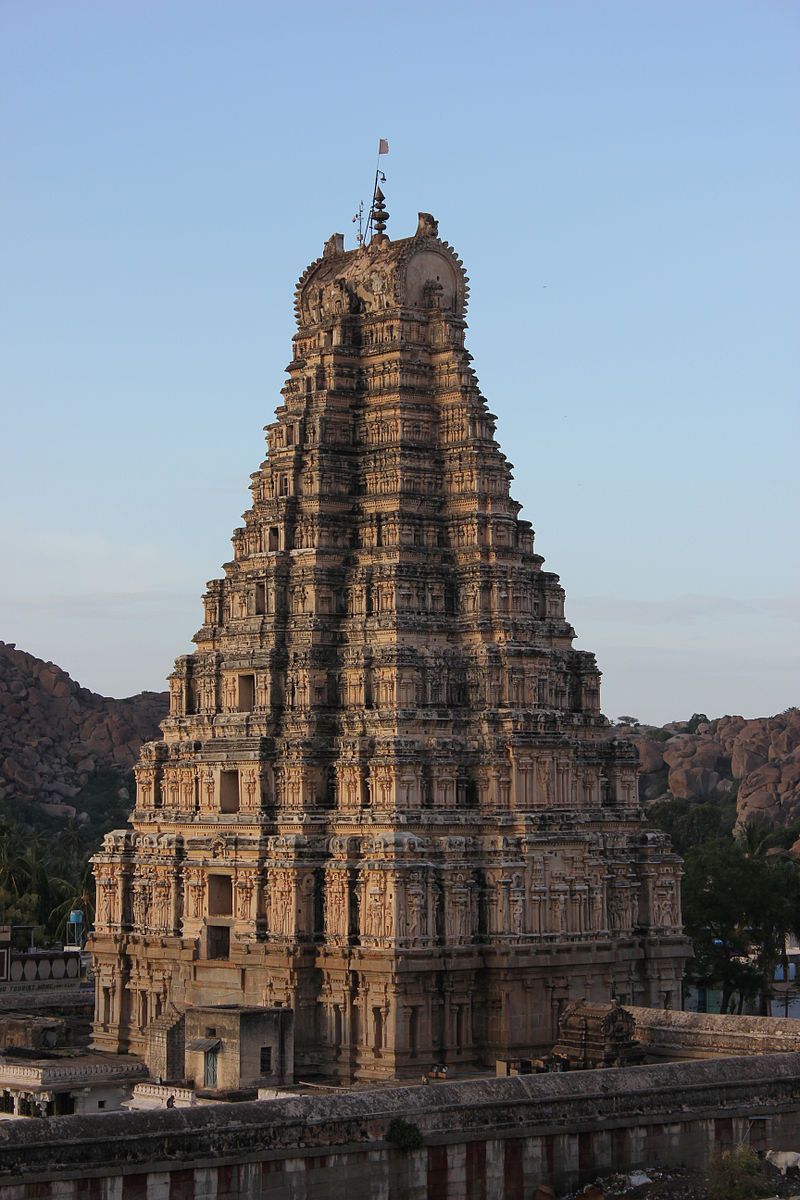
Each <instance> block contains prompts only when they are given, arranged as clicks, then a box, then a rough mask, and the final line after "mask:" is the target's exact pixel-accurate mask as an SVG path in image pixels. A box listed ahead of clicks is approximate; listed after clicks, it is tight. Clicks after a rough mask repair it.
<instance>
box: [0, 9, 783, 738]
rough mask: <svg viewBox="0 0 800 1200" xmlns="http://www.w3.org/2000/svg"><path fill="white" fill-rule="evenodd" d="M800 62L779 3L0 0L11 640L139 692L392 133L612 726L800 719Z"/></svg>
mask: <svg viewBox="0 0 800 1200" xmlns="http://www.w3.org/2000/svg"><path fill="white" fill-rule="evenodd" d="M799 60H800V4H798V3H796V2H795V3H788V2H773V0H757V2H756V0H753V2H752V3H741V2H737V0H716V2H711V0H690V2H686V3H683V2H681V0H662V2H661V3H646V2H643V0H642V2H636V3H633V2H631V3H624V2H622V0H607V2H601V0H595V2H591V3H590V2H585V3H576V2H572V0H549V2H541V3H525V4H523V3H512V2H502V0H501V2H499V3H497V2H495V3H491V4H490V3H488V2H487V3H465V2H464V0H461V2H459V3H455V2H449V0H425V2H424V3H421V2H417V0H412V2H408V0H406V2H405V3H403V4H402V5H395V6H391V7H390V6H380V5H375V4H374V3H361V2H358V3H348V4H332V3H308V4H298V5H295V6H292V7H290V6H288V5H283V4H281V5H279V4H272V3H267V2H266V0H264V2H261V3H255V2H247V0H225V3H221V2H219V0H217V2H215V3H211V2H206V0H136V2H135V3H130V2H128V3H124V2H122V0H117V2H110V0H103V2H101V0H58V2H54V3H47V2H45V0H42V2H39V0H2V2H0V89H1V91H0V105H1V107H2V115H1V116H0V122H1V125H0V136H1V137H2V162H3V166H4V172H3V174H4V181H3V186H2V189H0V229H1V230H2V239H3V267H2V276H1V278H2V283H1V284H0V291H1V292H2V297H1V300H2V312H0V337H1V338H2V346H0V355H1V357H0V373H1V379H0V382H1V383H2V389H3V393H2V394H3V425H2V431H3V438H2V444H3V469H2V473H1V474H0V496H1V497H2V517H1V518H0V522H1V523H0V561H2V562H3V564H4V570H3V572H2V585H1V587H0V637H3V638H4V639H5V640H8V641H16V642H17V644H18V645H20V646H22V647H24V648H25V649H28V650H31V651H32V652H34V653H36V654H38V655H40V656H42V657H44V658H52V659H53V660H55V661H56V662H58V663H59V664H61V665H63V666H64V667H65V668H67V669H68V670H69V671H70V672H71V673H72V674H73V675H74V676H75V677H76V678H78V679H79V680H80V681H81V682H82V683H83V684H85V685H86V686H88V687H91V688H93V689H94V690H97V691H102V692H105V693H107V694H112V695H124V694H128V693H130V692H133V691H136V690H138V689H140V688H156V689H157V688H161V687H162V686H163V684H164V678H165V676H166V674H167V672H168V671H169V669H170V667H171V663H172V659H173V658H174V657H175V655H177V654H179V653H184V652H185V651H186V650H187V649H190V642H189V639H190V637H191V634H192V633H193V632H194V630H195V629H196V628H197V626H198V625H199V623H200V613H201V609H200V603H199V596H200V594H201V592H202V590H203V588H204V584H205V581H206V580H207V579H210V578H212V577H213V576H215V575H217V574H219V571H220V566H221V564H222V562H224V561H225V560H226V559H227V558H228V557H229V550H230V547H229V541H228V539H229V537H230V533H231V530H232V528H233V527H234V526H235V525H236V524H238V523H239V516H240V514H241V512H242V511H243V509H244V508H245V507H246V505H247V503H248V499H249V497H248V492H247V483H248V478H249V474H250V472H251V471H253V470H255V469H256V468H257V466H258V464H259V462H260V461H261V459H262V457H263V435H262V432H261V429H262V426H263V425H264V424H265V423H266V422H267V421H268V420H270V419H271V417H272V412H273V409H274V407H275V405H276V404H277V403H278V401H279V394H278V393H279V388H280V386H281V383H282V380H283V369H284V367H285V364H286V363H287V362H288V359H289V351H290V336H291V331H292V292H293V288H294V284H295V281H296V279H297V277H298V276H299V274H300V273H301V271H302V270H303V268H304V267H305V265H306V264H307V263H308V262H309V261H311V260H312V259H313V258H315V257H316V256H317V255H318V254H319V253H320V251H321V247H322V243H323V241H324V240H325V238H327V237H328V235H329V234H330V233H332V232H333V231H334V230H339V231H343V232H345V234H346V236H347V239H348V243H349V244H352V235H353V226H352V224H351V221H350V218H351V216H352V214H353V212H354V211H355V209H356V206H357V204H358V201H359V199H362V198H363V199H364V200H365V201H366V200H367V199H368V195H369V192H370V186H371V174H372V171H373V169H374V161H375V160H374V151H375V147H376V143H377V139H378V137H381V136H383V137H387V138H388V139H389V141H390V145H391V149H390V154H389V156H388V158H386V159H385V160H384V166H385V169H386V174H387V177H388V179H387V184H386V188H385V191H386V194H387V197H388V200H387V204H388V208H389V210H390V212H391V220H390V225H389V232H390V233H391V234H392V236H395V237H399V236H405V235H407V234H409V233H411V232H413V230H414V228H415V225H416V213H417V211H418V210H419V209H425V210H428V211H430V212H433V213H434V214H435V215H436V216H437V217H438V219H439V221H440V230H441V233H442V235H443V236H444V237H445V238H446V239H447V240H448V241H450V242H451V243H452V244H453V245H454V246H455V247H456V249H457V250H458V252H459V254H460V255H461V257H462V258H463V259H464V262H465V265H466V268H467V270H468V272H469V274H470V277H471V281H472V282H471V287H472V295H471V300H470V309H469V321H470V331H469V334H468V345H469V347H470V349H471V351H472V353H473V355H474V357H475V367H476V370H477V372H478V376H479V378H480V380H481V384H482V388H483V390H484V393H485V395H486V397H487V399H488V401H489V406H490V408H491V410H492V411H493V412H495V413H497V414H498V417H499V422H498V436H499V439H500V442H501V445H502V446H503V448H504V450H505V451H506V453H507V454H508V456H509V458H510V459H511V461H512V462H514V464H515V477H516V478H515V484H514V494H515V496H516V498H517V499H518V500H520V501H521V502H522V503H523V505H524V513H523V515H524V516H525V517H527V518H528V519H530V520H531V521H532V522H533V525H534V528H535V529H536V531H537V549H538V550H539V551H540V552H541V553H542V554H544V555H545V557H546V559H547V565H548V567H549V568H550V569H552V570H555V571H557V572H559V573H560V574H561V577H562V580H563V583H564V585H565V587H566V589H567V597H568V607H567V612H568V615H569V616H570V618H571V619H572V620H573V622H574V624H575V625H576V627H577V629H578V633H579V641H578V645H580V646H582V647H585V648H591V649H593V650H595V651H596V652H597V654H598V657H599V660H600V665H601V668H602V669H603V671H604V672H605V678H604V688H603V704H604V708H605V711H606V712H608V713H609V715H611V716H612V717H613V716H617V715H619V714H620V713H622V712H633V713H634V714H637V715H639V716H640V717H642V718H643V719H651V720H658V721H663V720H668V719H670V718H673V717H679V716H683V715H689V714H691V712H692V711H693V710H702V711H706V712H708V713H709V714H710V715H719V714H721V713H724V712H740V713H743V714H744V715H747V716H753V715H759V714H763V713H770V712H774V711H777V710H780V709H782V708H785V707H786V706H787V705H789V704H791V703H795V702H797V701H798V689H797V675H798V672H797V665H798V662H797V660H798V654H797V615H798V608H797V603H796V598H797V595H798V591H799V590H800V589H799V588H798V578H797V555H796V552H795V548H794V545H793V543H794V541H796V534H795V529H796V523H797V521H796V515H797V493H796V488H795V485H794V484H793V479H794V478H795V477H796V469H795V463H796V461H797V448H798V422H797V396H798V376H799V375H800V371H799V370H798V354H797V344H798V324H799V322H798V315H799V310H800V302H799V301H798V289H797V279H798V277H799V276H800V270H799V269H798V268H800V262H798V259H800V254H799V253H798V236H797V213H798V201H799V200H800V167H799V165H798V164H799V161H800V160H799V159H798V125H800V83H799V82H798V81H799V80H800V70H798V65H799Z"/></svg>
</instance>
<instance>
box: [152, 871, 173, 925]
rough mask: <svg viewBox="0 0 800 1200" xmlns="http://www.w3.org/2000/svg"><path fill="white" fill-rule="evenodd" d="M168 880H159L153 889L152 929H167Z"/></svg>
mask: <svg viewBox="0 0 800 1200" xmlns="http://www.w3.org/2000/svg"><path fill="white" fill-rule="evenodd" d="M169 902H170V885H169V880H167V879H164V878H160V879H158V880H157V881H156V885H155V887H154V889H153V928H154V929H160V930H164V929H167V928H169V923H170V921H169Z"/></svg>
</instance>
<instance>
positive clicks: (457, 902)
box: [450, 888, 471, 941]
mask: <svg viewBox="0 0 800 1200" xmlns="http://www.w3.org/2000/svg"><path fill="white" fill-rule="evenodd" d="M450 900H451V905H450V926H451V934H452V936H453V937H454V938H456V939H457V940H459V941H460V940H462V939H464V938H468V937H469V936H470V933H471V930H470V928H469V916H470V905H469V892H467V891H465V890H463V889H461V888H459V889H458V890H456V891H453V892H452V894H451V897H450Z"/></svg>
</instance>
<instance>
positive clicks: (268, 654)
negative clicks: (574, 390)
mask: <svg viewBox="0 0 800 1200" xmlns="http://www.w3.org/2000/svg"><path fill="white" fill-rule="evenodd" d="M374 216H375V228H376V230H377V232H376V233H375V235H374V236H373V237H372V240H371V242H370V243H369V244H368V245H366V246H361V247H359V248H358V249H356V250H351V251H345V250H344V248H343V238H342V236H341V235H340V234H334V235H333V237H332V238H331V239H330V240H329V241H328V242H327V244H326V246H325V249H324V253H323V256H322V258H320V259H318V260H317V261H316V262H314V263H313V264H312V265H311V266H310V267H309V268H308V269H307V270H306V272H305V274H304V275H303V276H302V278H301V280H300V283H299V285H298V288H297V298H296V313H297V333H296V334H295V336H294V353H293V357H292V361H291V363H290V364H289V367H288V376H289V377H288V381H287V382H286V384H285V386H284V388H283V392H282V394H283V400H284V402H283V404H282V405H281V406H280V407H279V408H278V410H277V413H276V420H275V421H274V422H273V423H272V424H270V425H268V426H267V444H268V453H267V458H266V461H265V462H263V463H262V465H261V467H260V468H259V470H258V471H257V472H256V473H255V474H254V475H253V476H252V484H251V491H252V495H253V503H252V507H251V508H250V509H248V511H247V512H246V513H245V514H244V525H243V527H242V528H240V529H237V530H236V531H235V533H234V537H233V546H234V554H233V561H232V562H229V563H226V565H225V568H224V570H225V574H224V578H222V579H219V580H213V581H212V582H211V583H210V584H209V585H208V591H207V592H206V594H205V596H204V607H205V616H204V621H203V625H202V628H201V629H200V630H199V632H198V633H197V634H196V635H195V638H194V640H195V642H196V644H197V649H196V651H195V652H194V653H193V654H191V655H187V656H185V657H182V658H179V659H178V660H177V663H176V667H175V672H174V674H173V675H172V676H171V677H170V694H171V708H170V715H169V717H168V719H167V720H165V722H164V724H163V731H164V737H163V740H162V741H159V742H153V743H150V744H148V745H146V746H145V747H144V748H143V751H142V756H141V760H140V763H139V766H138V768H137V772H136V774H137V781H138V787H137V800H136V808H135V811H134V813H133V815H132V824H131V827H130V828H128V829H126V830H120V831H116V832H114V833H111V834H109V835H107V837H106V839H105V843H104V846H103V849H102V852H101V853H99V854H98V855H97V856H96V858H95V864H96V867H95V870H96V876H97V890H98V904H97V922H96V930H95V933H94V936H93V939H92V950H93V954H94V962H95V971H96V980H97V1009H96V1019H95V1025H94V1043H95V1046H97V1047H98V1048H102V1049H109V1050H118V1051H127V1050H130V1051H134V1052H138V1053H144V1054H145V1055H148V1054H149V1053H150V1050H149V1047H150V1046H151V1042H152V1039H153V1037H154V1036H155V1032H157V1031H158V1030H162V1031H163V1029H164V1027H165V1025H169V1024H170V1022H171V1021H174V1020H177V1017H178V1014H179V1013H181V1012H185V1011H186V1010H187V1009H188V1008H192V1007H197V1006H203V1005H208V1004H232V1005H264V1006H274V1005H276V1004H282V1005H285V1006H289V1007H291V1008H292V1009H293V1010H294V1013H295V1062H296V1064H297V1068H298V1073H299V1074H301V1075H308V1074H309V1073H311V1072H315V1073H320V1074H325V1075H330V1076H336V1077H339V1078H341V1079H352V1078H381V1077H393V1076H397V1075H403V1074H418V1073H419V1072H420V1070H422V1069H424V1068H425V1067H427V1066H429V1065H430V1063H431V1062H433V1061H446V1062H447V1063H448V1064H450V1065H451V1066H456V1067H457V1066H459V1065H463V1066H471V1065H478V1064H485V1065H491V1064H493V1062H494V1060H495V1059H496V1058H499V1057H515V1056H519V1055H525V1054H527V1053H530V1052H532V1051H534V1050H536V1049H541V1048H543V1047H549V1046H550V1045H551V1044H552V1042H553V1041H554V1040H555V1036H556V1022H557V1018H558V1014H559V1012H560V1010H561V1008H562V1007H563V1006H564V1005H565V1004H566V1003H567V1002H568V1001H570V1000H574V999H577V998H580V997H586V998H587V999H590V1000H607V999H608V998H609V997H610V996H612V995H618V996H619V997H620V998H621V999H622V1000H623V1001H628V1002H632V1003H635V1004H650V1005H658V1006H662V1005H666V1006H669V1005H670V1004H672V1003H675V1004H678V1003H679V1001H680V979H681V975H682V969H683V961H684V959H685V957H686V942H685V940H684V938H683V937H682V935H681V930H680V905H679V879H680V870H679V861H678V859H677V858H676V857H675V855H674V854H672V853H671V852H670V849H669V846H668V843H667V842H666V839H665V838H664V837H663V836H662V835H660V834H657V833H654V832H648V831H647V830H646V829H645V827H644V824H643V815H642V811H641V809H640V807H639V803H638V799H637V787H636V753H635V751H634V749H633V748H632V747H631V746H630V744H628V743H626V742H620V741H615V740H613V739H612V735H611V733H610V730H609V726H608V722H607V721H606V719H605V718H604V717H603V716H602V715H601V713H600V707H599V682H600V680H599V672H598V669H597V665H596V662H595V658H594V656H593V655H592V654H589V653H586V652H583V651H577V650H574V649H573V648H572V642H573V637H574V631H573V629H572V627H571V626H570V625H569V624H568V622H567V621H566V620H565V619H564V592H563V590H562V588H561V586H560V584H559V580H558V576H557V575H554V574H552V573H551V572H549V571H544V570H543V569H542V563H543V559H542V558H541V557H540V556H539V555H538V554H536V553H535V552H534V547H533V531H532V529H531V526H530V524H529V523H528V522H527V521H523V520H520V518H519V516H518V513H519V508H520V506H519V505H518V504H516V503H515V502H514V501H513V500H512V499H511V497H510V495H509V481H510V479H511V470H510V466H509V463H508V462H507V460H506V458H505V456H504V455H503V454H502V453H501V451H500V448H499V446H498V444H497V442H496V441H495V437H494V431H495V418H494V417H493V416H492V414H491V413H489V412H488V410H487V407H486V403H485V401H484V399H483V397H482V395H481V393H480V390H479V387H478V383H477V380H476V377H475V374H474V372H473V370H472V367H471V365H470V361H471V356H470V355H469V354H468V352H467V351H466V350H465V348H464V330H465V328H466V325H465V320H464V315H465V309H466V301H467V292H468V289H467V277H466V275H465V273H464V270H463V268H462V264H461V261H460V259H459V258H458V256H457V255H456V254H455V253H454V251H453V250H452V249H451V247H450V246H449V245H447V243H446V242H444V241H442V240H441V239H440V237H439V235H438V227H437V223H436V221H434V219H433V218H432V217H431V216H429V215H428V214H426V213H422V214H420V218H419V226H418V229H417V232H416V234H415V235H414V237H408V238H402V239H399V240H397V241H391V240H390V239H389V238H388V237H387V236H386V234H385V233H384V228H385V224H386V216H387V214H386V212H385V209H384V207H383V197H382V196H380V195H379V196H378V202H377V206H376V212H375V214H374Z"/></svg>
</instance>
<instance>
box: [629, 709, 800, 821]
mask: <svg viewBox="0 0 800 1200" xmlns="http://www.w3.org/2000/svg"><path fill="white" fill-rule="evenodd" d="M615 733H616V734H617V735H618V736H621V737H628V738H630V740H631V741H632V742H634V744H635V745H636V747H637V749H638V751H639V758H640V768H639V771H640V774H639V794H640V796H641V798H642V800H643V801H644V803H645V804H646V805H650V804H654V803H656V802H659V801H664V800H670V799H674V800H679V801H701V802H709V801H712V802H713V801H719V802H723V801H726V802H728V803H733V802H734V801H735V805H736V820H737V823H738V824H742V823H743V822H745V821H753V820H755V821H761V822H764V823H766V824H769V825H772V826H774V827H776V828H777V827H787V826H791V825H797V824H798V823H800V709H797V708H789V709H787V710H786V712H783V713H778V714H777V716H774V717H757V718H755V719H754V720H749V721H748V720H745V718H744V717H719V718H718V719H717V720H714V721H709V720H708V719H707V718H705V717H702V716H699V717H698V716H694V717H693V718H692V720H691V721H686V722H675V723H673V724H670V725H666V726H664V728H663V729H658V728H655V727H653V726H641V725H617V727H616V729H615Z"/></svg>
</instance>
